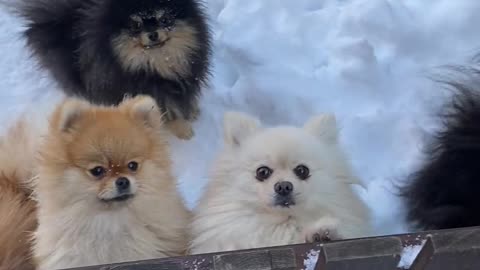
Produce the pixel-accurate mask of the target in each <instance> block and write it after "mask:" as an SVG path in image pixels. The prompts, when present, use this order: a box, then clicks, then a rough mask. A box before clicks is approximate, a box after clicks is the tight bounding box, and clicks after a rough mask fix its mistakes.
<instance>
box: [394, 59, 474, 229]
mask: <svg viewBox="0 0 480 270" xmlns="http://www.w3.org/2000/svg"><path fill="white" fill-rule="evenodd" d="M455 70H456V72H458V73H454V74H455V75H456V77H457V76H458V75H460V77H462V76H463V77H462V78H461V79H458V78H457V79H455V80H449V81H447V82H446V84H447V85H448V86H449V88H451V89H452V90H453V91H454V95H453V100H452V101H451V103H450V104H449V106H446V107H444V108H443V109H444V110H445V111H444V112H443V113H442V114H441V117H442V120H443V124H444V125H443V129H442V130H441V131H439V132H437V133H436V134H435V137H434V138H433V139H432V140H431V141H430V144H429V145H428V148H427V160H425V162H424V163H423V164H422V165H421V167H420V168H419V169H418V170H417V171H416V172H415V173H414V174H412V175H411V177H410V179H409V183H408V185H407V186H405V187H404V188H403V189H402V195H403V197H404V198H405V199H406V203H407V211H408V212H407V215H408V216H407V218H408V221H409V222H411V225H412V226H413V227H415V228H416V229H420V230H435V229H449V228H458V227H470V226H478V225H480V166H479V158H480V70H479V69H476V68H474V67H472V68H456V69H455Z"/></svg>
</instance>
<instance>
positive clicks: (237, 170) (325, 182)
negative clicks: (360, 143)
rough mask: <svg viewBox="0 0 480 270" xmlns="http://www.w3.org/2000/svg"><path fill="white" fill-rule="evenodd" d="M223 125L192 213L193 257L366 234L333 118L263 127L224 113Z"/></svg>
mask: <svg viewBox="0 0 480 270" xmlns="http://www.w3.org/2000/svg"><path fill="white" fill-rule="evenodd" d="M224 125H225V127H224V132H225V149H224V151H223V152H222V153H221V154H220V155H219V157H218V160H217V161H216V162H215V163H214V166H213V172H212V175H211V179H210V183H209V184H208V186H207V190H206V192H205V194H204V196H203V198H202V199H201V200H200V201H199V204H198V206H197V208H196V209H195V218H194V221H193V223H192V228H191V232H192V242H191V244H190V252H191V253H192V254H198V253H208V252H218V251H228V250H238V249H250V248H258V247H266V246H278V245H287V244H299V243H305V242H313V241H328V240H335V239H345V238H356V237H363V236H368V235H370V233H371V225H370V223H369V213H368V210H367V208H366V206H365V205H364V203H363V202H362V201H361V200H360V199H359V198H358V197H357V196H356V195H355V194H354V192H353V191H352V189H351V184H357V183H358V181H357V179H356V178H355V176H354V175H352V172H351V169H350V165H349V163H348V160H347V158H346V157H345V156H344V154H343V153H342V151H341V150H340V147H339V146H338V143H337V127H336V121H335V118H334V117H333V116H331V115H320V116H317V117H314V118H313V119H311V120H309V121H308V122H307V123H306V124H305V126H304V127H303V128H295V127H288V126H284V127H274V128H264V127H262V126H261V124H260V122H259V120H258V119H255V118H253V117H251V116H248V115H245V114H243V113H237V112H229V113H227V114H226V115H225V119H224Z"/></svg>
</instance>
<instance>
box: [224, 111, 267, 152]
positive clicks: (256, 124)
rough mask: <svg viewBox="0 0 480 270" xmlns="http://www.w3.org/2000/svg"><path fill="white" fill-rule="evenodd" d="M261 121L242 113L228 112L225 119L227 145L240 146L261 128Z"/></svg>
mask: <svg viewBox="0 0 480 270" xmlns="http://www.w3.org/2000/svg"><path fill="white" fill-rule="evenodd" d="M260 125H261V124H260V121H259V120H258V119H257V118H255V117H252V116H250V115H247V114H244V113H241V112H227V113H225V116H224V118H223V132H224V139H225V143H227V144H229V145H231V146H239V145H240V144H241V143H242V142H243V141H244V140H245V139H246V138H247V137H249V136H250V135H252V134H253V133H254V132H255V131H256V130H258V129H259V128H260Z"/></svg>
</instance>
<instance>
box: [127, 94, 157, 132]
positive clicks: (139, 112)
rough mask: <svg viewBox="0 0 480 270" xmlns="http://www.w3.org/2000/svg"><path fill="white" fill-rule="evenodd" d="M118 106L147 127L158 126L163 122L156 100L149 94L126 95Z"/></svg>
mask: <svg viewBox="0 0 480 270" xmlns="http://www.w3.org/2000/svg"><path fill="white" fill-rule="evenodd" d="M119 107H120V108H121V109H123V110H125V111H126V112H127V113H128V114H129V115H130V116H131V117H132V118H133V119H135V120H137V121H140V122H143V123H144V124H145V125H146V126H148V127H151V128H158V127H159V126H161V125H162V124H163V121H162V115H161V113H160V109H159V108H158V105H157V102H156V101H155V100H154V99H153V98H152V97H150V96H146V95H138V96H135V97H133V98H132V97H127V98H125V99H124V100H123V102H122V103H121V104H120V105H119Z"/></svg>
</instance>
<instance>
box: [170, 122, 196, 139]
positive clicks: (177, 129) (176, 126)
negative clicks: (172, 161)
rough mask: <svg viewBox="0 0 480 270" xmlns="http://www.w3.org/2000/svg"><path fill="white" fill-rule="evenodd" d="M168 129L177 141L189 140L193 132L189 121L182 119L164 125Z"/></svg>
mask: <svg viewBox="0 0 480 270" xmlns="http://www.w3.org/2000/svg"><path fill="white" fill-rule="evenodd" d="M166 125H167V127H168V129H169V130H170V131H171V132H172V133H173V134H174V135H175V136H176V137H177V138H179V139H182V140H190V139H191V138H192V137H193V136H194V135H195V132H194V131H193V126H192V123H191V122H190V121H187V120H184V119H176V120H172V121H168V122H167V123H166Z"/></svg>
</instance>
